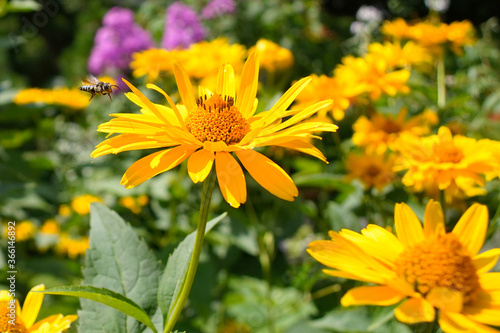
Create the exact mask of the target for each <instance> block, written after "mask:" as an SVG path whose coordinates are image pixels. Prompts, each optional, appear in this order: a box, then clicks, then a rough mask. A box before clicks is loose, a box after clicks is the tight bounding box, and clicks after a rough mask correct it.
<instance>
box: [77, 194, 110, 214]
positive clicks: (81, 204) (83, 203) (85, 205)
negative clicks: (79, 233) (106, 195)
mask: <svg viewBox="0 0 500 333" xmlns="http://www.w3.org/2000/svg"><path fill="white" fill-rule="evenodd" d="M96 201H97V202H101V203H102V199H101V198H99V197H96V196H95V195H90V194H84V195H80V196H77V197H75V198H73V200H72V201H71V207H72V208H73V210H74V211H75V212H76V213H77V214H79V215H87V214H88V213H90V204H91V203H92V202H96Z"/></svg>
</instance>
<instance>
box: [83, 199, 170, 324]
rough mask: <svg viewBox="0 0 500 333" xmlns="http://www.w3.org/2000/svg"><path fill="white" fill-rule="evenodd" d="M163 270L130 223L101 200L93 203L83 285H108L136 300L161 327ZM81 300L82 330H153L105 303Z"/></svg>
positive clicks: (99, 286)
mask: <svg viewBox="0 0 500 333" xmlns="http://www.w3.org/2000/svg"><path fill="white" fill-rule="evenodd" d="M161 270H162V267H161V265H160V263H159V261H158V260H157V258H156V256H155V255H154V254H153V253H152V252H151V251H150V249H149V248H148V247H147V245H146V243H145V242H144V241H143V240H141V239H139V237H138V236H137V234H136V233H135V232H134V230H133V229H132V228H131V227H130V225H128V224H126V223H125V222H124V221H123V220H122V219H121V218H120V216H118V214H116V213H115V212H113V211H111V210H109V209H108V208H106V207H105V206H103V205H102V204H99V203H92V204H91V212H90V249H89V250H87V254H86V256H85V263H84V267H83V270H82V272H83V277H84V280H83V284H84V285H90V286H94V287H98V288H106V289H109V290H112V291H114V292H117V293H119V294H121V295H123V296H125V297H127V298H129V299H131V300H133V301H134V302H135V303H137V304H138V305H139V306H140V307H141V308H143V309H144V310H145V312H146V313H147V315H148V316H149V317H150V318H152V321H153V323H154V324H155V327H156V329H157V330H158V331H161V330H162V325H163V324H162V318H161V311H160V310H159V309H158V304H157V302H156V293H157V289H158V283H159V280H160V276H161ZM80 304H81V307H82V310H80V311H78V315H79V326H78V329H79V331H80V332H85V333H86V332H96V333H97V332H102V333H105V332H129V333H141V332H143V331H144V329H146V330H147V331H149V332H151V331H150V330H149V329H147V328H146V327H144V326H143V325H142V324H140V323H139V322H137V321H136V320H135V319H133V318H130V317H127V316H126V315H125V314H123V313H120V312H118V311H116V310H115V309H112V308H110V307H107V306H105V305H102V304H96V303H95V302H91V301H89V300H86V299H80Z"/></svg>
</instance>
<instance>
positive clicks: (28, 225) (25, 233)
mask: <svg viewBox="0 0 500 333" xmlns="http://www.w3.org/2000/svg"><path fill="white" fill-rule="evenodd" d="M15 228H16V241H18V242H24V241H27V240H28V239H31V238H33V236H34V235H35V232H36V226H35V225H34V224H33V222H31V221H28V220H25V221H21V222H18V223H16V225H15ZM3 234H4V236H5V237H7V235H8V227H7V225H6V226H5V227H4V230H3Z"/></svg>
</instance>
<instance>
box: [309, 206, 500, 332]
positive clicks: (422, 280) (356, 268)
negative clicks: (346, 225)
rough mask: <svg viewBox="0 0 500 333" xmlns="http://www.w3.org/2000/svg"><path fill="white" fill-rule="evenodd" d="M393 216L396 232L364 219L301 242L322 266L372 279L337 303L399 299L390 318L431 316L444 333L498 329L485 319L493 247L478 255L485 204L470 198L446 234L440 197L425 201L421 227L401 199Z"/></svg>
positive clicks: (492, 302) (497, 300)
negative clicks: (356, 226) (357, 225)
mask: <svg viewBox="0 0 500 333" xmlns="http://www.w3.org/2000/svg"><path fill="white" fill-rule="evenodd" d="M394 219H395V224H396V233H397V237H396V236H394V235H393V234H392V233H391V232H389V231H387V230H386V229H384V228H382V227H379V226H377V225H373V224H370V225H368V226H367V228H366V229H363V230H362V231H361V234H358V233H356V232H353V231H351V230H345V229H344V230H341V231H340V232H334V231H331V232H330V237H331V240H326V241H314V242H312V243H311V244H310V245H309V249H308V252H309V254H311V255H312V256H313V257H314V258H315V259H316V260H318V261H319V262H321V263H322V264H324V265H326V266H329V267H331V268H333V270H329V269H328V270H324V272H325V273H327V274H330V275H333V276H337V277H342V278H348V279H353V280H358V281H365V282H369V283H373V284H375V286H373V285H371V286H361V287H356V288H353V289H351V290H349V291H348V292H347V293H346V294H345V295H344V296H343V297H342V299H341V304H342V305H343V306H350V305H380V306H388V305H394V304H398V303H399V305H398V306H397V308H396V310H395V315H396V318H397V319H398V320H400V321H402V322H404V323H407V324H414V323H418V322H432V321H434V319H435V317H436V316H438V321H439V325H440V326H441V329H442V330H443V331H444V332H447V333H451V332H476V333H481V332H499V331H497V330H495V329H493V328H491V327H489V326H487V325H493V326H500V297H499V292H500V273H487V272H488V271H489V270H490V269H491V268H492V267H493V266H494V265H495V263H496V262H497V260H498V257H499V256H500V249H491V250H488V251H486V252H483V253H481V254H478V252H479V250H480V249H481V247H482V246H483V242H484V239H485V235H486V229H487V227H488V210H487V208H486V207H485V206H482V205H479V204H474V205H473V206H472V207H470V208H469V209H468V210H467V211H466V212H465V213H464V215H463V216H462V217H461V219H460V220H459V221H458V223H457V225H456V226H455V228H454V229H453V231H452V232H450V233H446V232H445V224H444V218H443V212H442V209H441V206H440V204H439V203H437V202H434V201H432V200H431V201H430V202H429V203H428V204H427V208H426V211H425V217H424V225H423V226H422V224H421V223H420V221H419V220H418V218H417V217H416V215H415V214H414V213H413V211H412V210H411V208H410V207H408V206H407V205H406V204H396V209H395V212H394ZM436 310H437V311H436ZM436 313H437V314H436Z"/></svg>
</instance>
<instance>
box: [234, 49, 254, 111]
mask: <svg viewBox="0 0 500 333" xmlns="http://www.w3.org/2000/svg"><path fill="white" fill-rule="evenodd" d="M258 86H259V62H258V61H257V54H256V53H255V52H254V53H252V54H250V56H249V57H248V59H247V61H246V62H245V65H244V66H243V72H242V74H241V82H240V88H239V90H238V95H237V96H236V108H238V110H239V111H240V113H241V114H242V115H243V117H245V119H248V118H250V117H251V116H252V115H253V112H254V107H253V106H254V103H255V97H256V96H257V87H258Z"/></svg>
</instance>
